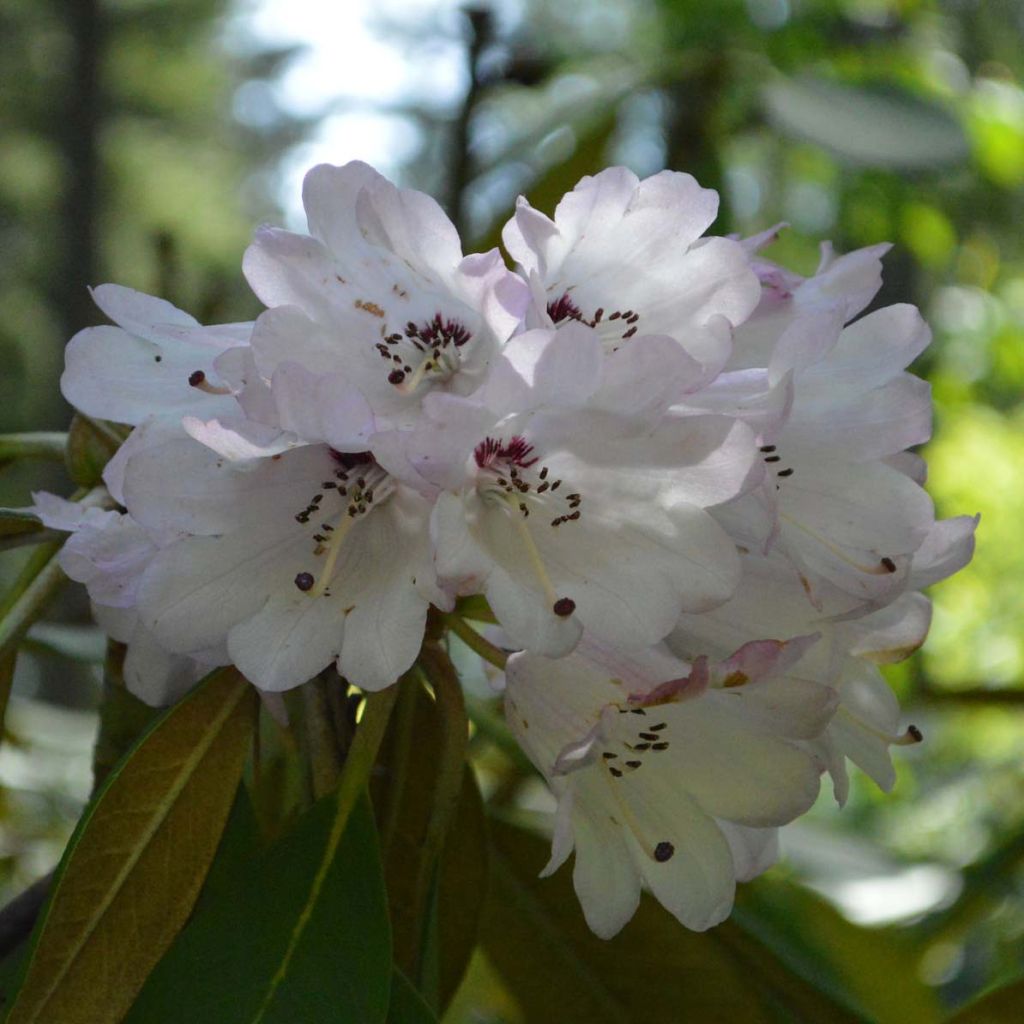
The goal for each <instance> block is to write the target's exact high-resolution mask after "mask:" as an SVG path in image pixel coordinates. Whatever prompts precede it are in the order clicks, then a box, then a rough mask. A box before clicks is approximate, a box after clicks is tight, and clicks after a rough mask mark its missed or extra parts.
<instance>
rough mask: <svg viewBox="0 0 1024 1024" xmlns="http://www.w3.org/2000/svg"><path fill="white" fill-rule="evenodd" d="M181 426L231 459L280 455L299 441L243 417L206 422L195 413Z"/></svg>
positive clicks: (243, 459) (202, 442) (196, 438)
mask: <svg viewBox="0 0 1024 1024" xmlns="http://www.w3.org/2000/svg"><path fill="white" fill-rule="evenodd" d="M181 426H182V429H183V430H184V431H185V433H186V434H188V436H189V437H191V438H193V439H194V440H196V441H198V442H199V443H200V444H201V445H204V446H205V447H207V448H209V449H210V451H212V452H213V453H214V454H216V455H222V456H224V458H225V459H228V460H230V461H232V462H245V461H248V460H251V459H262V458H266V457H267V456H271V455H279V454H280V453H281V452H286V451H289V450H290V449H292V448H295V447H296V446H297V445H298V444H299V443H300V442H299V441H298V439H297V438H296V437H295V436H294V435H292V434H288V433H282V432H281V431H280V430H278V429H277V428H276V427H270V426H267V425H265V424H263V423H253V422H252V420H248V419H244V418H243V417H241V416H235V417H232V418H230V419H228V418H225V419H219V420H206V421H205V422H204V421H203V420H201V419H198V418H197V417H195V416H185V417H183V418H182V421H181Z"/></svg>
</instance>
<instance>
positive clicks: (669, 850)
mask: <svg viewBox="0 0 1024 1024" xmlns="http://www.w3.org/2000/svg"><path fill="white" fill-rule="evenodd" d="M675 852H676V848H675V847H674V846H673V845H672V844H671V843H669V842H666V841H662V842H660V843H658V845H657V846H656V847H655V848H654V859H655V860H656V861H657V862H658V863H659V864H664V863H665V861H667V860H671V859H672V854H673V853H675Z"/></svg>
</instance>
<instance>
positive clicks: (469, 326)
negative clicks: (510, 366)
mask: <svg viewBox="0 0 1024 1024" xmlns="http://www.w3.org/2000/svg"><path fill="white" fill-rule="evenodd" d="M303 200H304V202H305V207H306V215H307V218H308V220H309V230H310V234H309V235H298V234H293V233H291V232H287V231H281V230H278V229H275V228H262V229H260V231H259V232H258V233H257V235H256V240H255V241H254V242H253V244H252V245H251V246H250V248H249V250H248V251H247V252H246V254H245V261H244V268H245V274H246V277H247V278H248V280H249V284H250V285H251V286H252V289H253V291H254V292H255V293H256V295H257V296H258V297H259V298H260V300H261V301H262V302H263V303H264V304H265V305H267V306H268V307H270V308H269V309H268V310H267V311H266V312H265V313H263V314H262V315H261V316H260V317H259V319H258V320H257V322H256V328H255V331H254V334H253V339H252V354H253V357H254V361H255V366H256V368H257V370H258V372H259V373H260V374H261V375H262V377H263V378H265V379H267V380H270V379H273V378H274V377H275V375H276V373H277V372H278V370H279V368H281V367H282V366H283V365H287V364H293V363H294V364H298V365H299V366H300V367H302V368H303V370H305V371H306V372H308V373H312V374H316V375H319V376H324V377H327V378H330V379H333V380H343V381H345V382H346V383H347V384H349V385H354V386H356V387H357V388H358V389H359V390H360V392H362V394H363V395H365V397H366V399H367V401H368V402H369V403H370V406H371V407H372V409H373V410H374V412H375V413H377V414H380V415H387V416H391V417H393V418H395V419H396V420H398V421H404V420H411V421H415V419H416V416H417V415H418V407H419V402H420V401H421V399H422V397H423V395H424V394H427V393H428V392H430V391H432V390H443V391H450V392H453V393H455V394H467V393H469V392H471V391H473V390H475V389H476V388H477V387H478V386H479V385H480V384H481V383H482V381H483V379H484V376H485V374H486V371H487V368H488V365H489V363H490V361H491V360H492V359H493V358H494V357H495V355H496V354H497V352H498V350H499V346H500V345H501V343H502V342H504V341H505V340H506V339H507V338H508V337H509V336H510V335H511V334H512V332H513V331H514V330H515V329H516V328H517V327H518V326H519V322H520V317H521V314H522V312H523V310H524V308H525V305H526V300H527V294H526V289H525V286H524V285H523V284H522V282H521V281H520V280H519V279H518V278H517V277H516V276H515V275H514V274H512V273H511V272H510V271H509V270H508V269H507V268H506V267H505V265H504V262H503V260H502V258H501V255H500V254H499V252H498V251H497V250H496V249H494V250H492V251H491V252H489V253H486V254H484V255H474V256H466V257H464V256H463V255H462V246H461V243H460V241H459V237H458V234H457V232H456V230H455V228H454V226H453V225H452V223H451V221H449V220H448V218H447V217H446V216H445V214H444V212H443V211H442V210H441V208H440V206H438V205H437V203H436V202H435V201H434V200H433V199H431V198H430V197H429V196H426V195H424V194H423V193H421V192H415V191H411V190H407V189H399V188H396V187H395V186H394V185H392V184H391V183H390V182H389V181H387V180H386V179H384V178H382V177H381V176H380V175H379V174H377V172H376V171H374V170H373V169H372V168H370V167H368V166H367V165H366V164H362V163H358V162H354V163H350V164H346V165H345V166H344V167H331V166H327V165H322V166H319V167H314V168H313V170H311V171H310V172H309V174H307V175H306V180H305V184H304V186H303ZM320 400H321V401H322V402H324V403H326V404H329V403H330V395H329V392H328V391H325V392H324V393H323V394H322V395H321V399H320ZM327 415H329V413H327Z"/></svg>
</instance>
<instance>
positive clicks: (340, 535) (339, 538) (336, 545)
mask: <svg viewBox="0 0 1024 1024" xmlns="http://www.w3.org/2000/svg"><path fill="white" fill-rule="evenodd" d="M356 518H357V516H354V515H352V514H351V510H350V511H349V514H348V515H346V516H345V517H344V518H343V519H342V521H341V522H340V523H339V524H338V527H337V529H335V531H334V532H333V533H332V534H331V540H330V543H328V545H327V560H326V561H325V562H324V567H323V569H322V570H321V571H320V579H319V581H318V582H317V584H316V586H315V587H313V589H312V590H310V592H309V596H310V597H322V596H323V593H324V591H325V590H326V589H327V584H328V583H330V581H331V574H332V573H333V572H334V567H335V565H336V564H337V562H338V555H339V554H341V546H342V544H344V542H345V536H346V534H347V533H348V531H349V529H350V528H351V526H352V524H353V523H354V522H355V521H356ZM300 589H302V588H300Z"/></svg>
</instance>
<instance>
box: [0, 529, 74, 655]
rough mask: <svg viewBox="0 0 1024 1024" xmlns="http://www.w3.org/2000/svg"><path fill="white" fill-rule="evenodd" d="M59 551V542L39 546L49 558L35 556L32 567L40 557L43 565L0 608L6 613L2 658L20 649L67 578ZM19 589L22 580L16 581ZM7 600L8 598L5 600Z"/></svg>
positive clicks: (0, 635)
mask: <svg viewBox="0 0 1024 1024" xmlns="http://www.w3.org/2000/svg"><path fill="white" fill-rule="evenodd" d="M59 553H60V545H59V544H46V545H44V546H43V547H41V548H38V549H37V550H36V552H35V554H36V555H42V556H45V558H42V559H36V558H33V559H32V565H31V568H33V569H35V566H36V564H37V563H38V562H39V561H42V565H41V566H40V567H39V568H38V569H37V570H36V571H35V572H34V573H33V576H32V580H31V582H30V583H28V585H27V586H25V588H24V589H23V590H22V591H21V593H19V594H18V596H17V597H15V599H14V600H13V602H10V603H9V605H8V607H6V608H4V609H3V610H2V611H0V614H2V616H3V617H2V619H0V660H2V659H4V658H6V657H7V656H8V655H9V654H13V653H14V652H15V651H16V650H17V648H18V644H20V643H21V641H22V638H23V637H24V636H25V634H26V633H27V632H28V628H29V626H31V625H32V623H33V622H35V621H36V619H38V618H39V616H40V615H41V614H42V613H43V611H44V609H45V608H46V606H47V605H48V604H49V603H50V601H51V599H52V598H53V597H54V596H55V595H56V593H57V591H59V590H60V588H61V587H62V586H63V585H64V584H65V583H66V582H67V577H66V576H65V575H64V572H63V570H62V569H61V567H60V564H59V563H58V561H57V556H58V555H59ZM27 568H28V567H27ZM23 575H24V574H23ZM20 582H21V581H20V580H19V583H20ZM17 590H18V584H15V592H16V591H17ZM5 604H8V602H6V601H5Z"/></svg>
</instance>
